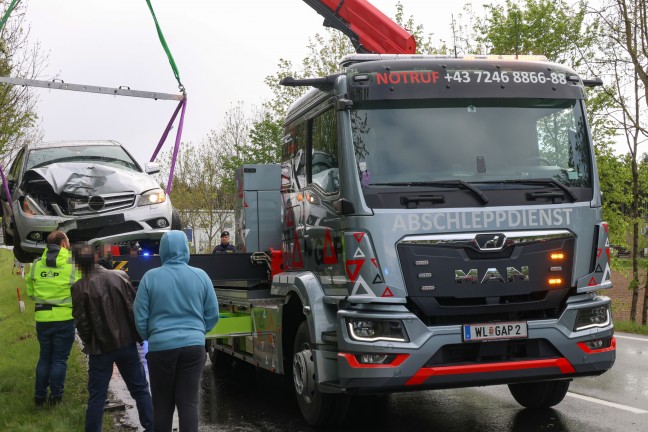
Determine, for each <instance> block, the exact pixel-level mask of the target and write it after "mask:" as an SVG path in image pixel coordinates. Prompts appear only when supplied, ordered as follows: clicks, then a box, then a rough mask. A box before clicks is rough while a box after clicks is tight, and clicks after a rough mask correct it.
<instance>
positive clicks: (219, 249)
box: [212, 243, 236, 254]
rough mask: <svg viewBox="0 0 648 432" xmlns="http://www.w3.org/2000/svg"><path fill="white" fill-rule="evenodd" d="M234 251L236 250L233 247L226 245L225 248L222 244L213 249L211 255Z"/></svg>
mask: <svg viewBox="0 0 648 432" xmlns="http://www.w3.org/2000/svg"><path fill="white" fill-rule="evenodd" d="M235 250H236V248H235V247H234V245H231V244H229V243H227V244H226V245H225V246H223V245H222V244H218V245H217V246H216V247H215V248H214V250H213V251H212V253H213V254H219V253H234V251H235Z"/></svg>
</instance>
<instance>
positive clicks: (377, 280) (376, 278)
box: [371, 273, 385, 297]
mask: <svg viewBox="0 0 648 432" xmlns="http://www.w3.org/2000/svg"><path fill="white" fill-rule="evenodd" d="M371 283H372V284H373V285H376V284H378V283H385V281H384V280H383V278H382V276H380V273H378V274H376V277H375V278H374V280H373V282H371ZM383 297H385V296H384V295H383Z"/></svg>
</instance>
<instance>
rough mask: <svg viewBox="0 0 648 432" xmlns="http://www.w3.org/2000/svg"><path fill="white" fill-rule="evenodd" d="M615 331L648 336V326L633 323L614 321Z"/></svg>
mask: <svg viewBox="0 0 648 432" xmlns="http://www.w3.org/2000/svg"><path fill="white" fill-rule="evenodd" d="M614 331H618V332H626V333H637V334H643V335H648V325H641V324H638V323H634V322H632V321H617V320H615V321H614Z"/></svg>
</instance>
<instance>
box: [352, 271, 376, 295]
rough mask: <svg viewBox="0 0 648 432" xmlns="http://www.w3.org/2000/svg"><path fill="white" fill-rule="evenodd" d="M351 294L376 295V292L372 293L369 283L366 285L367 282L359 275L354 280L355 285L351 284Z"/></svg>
mask: <svg viewBox="0 0 648 432" xmlns="http://www.w3.org/2000/svg"><path fill="white" fill-rule="evenodd" d="M351 295H364V296H371V297H376V294H374V292H373V291H372V290H371V288H369V285H367V283H366V282H365V280H364V279H363V278H362V276H360V277H359V278H358V280H357V281H356V283H355V285H353V290H352V291H351Z"/></svg>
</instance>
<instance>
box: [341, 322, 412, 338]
mask: <svg viewBox="0 0 648 432" xmlns="http://www.w3.org/2000/svg"><path fill="white" fill-rule="evenodd" d="M347 323H348V327H349V334H350V335H351V339H353V340H357V341H362V342H376V341H391V342H409V338H408V337H407V332H406V331H405V326H404V325H403V322H402V321H399V320H379V319H370V318H349V319H348V321H347Z"/></svg>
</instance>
